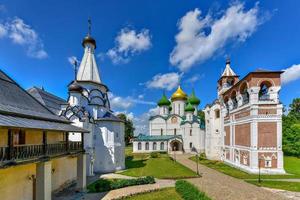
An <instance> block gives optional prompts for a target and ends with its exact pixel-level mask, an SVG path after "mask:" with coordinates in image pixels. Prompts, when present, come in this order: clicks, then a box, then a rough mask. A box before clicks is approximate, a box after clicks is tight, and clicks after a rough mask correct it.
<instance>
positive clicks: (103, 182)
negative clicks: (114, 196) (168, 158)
mask: <svg viewBox="0 0 300 200" xmlns="http://www.w3.org/2000/svg"><path fill="white" fill-rule="evenodd" d="M154 183H155V179H154V178H153V177H152V176H147V177H143V178H137V179H110V180H108V179H99V180H97V181H96V182H94V183H92V184H90V185H89V186H88V187H87V188H88V190H89V192H105V191H109V190H115V189H118V188H124V187H128V186H133V185H145V184H154Z"/></svg>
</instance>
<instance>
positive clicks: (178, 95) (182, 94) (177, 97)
mask: <svg viewBox="0 0 300 200" xmlns="http://www.w3.org/2000/svg"><path fill="white" fill-rule="evenodd" d="M171 100H172V101H174V100H187V95H186V93H185V92H184V91H183V90H182V89H181V87H180V86H178V88H177V90H176V92H174V93H173V95H172V97H171Z"/></svg>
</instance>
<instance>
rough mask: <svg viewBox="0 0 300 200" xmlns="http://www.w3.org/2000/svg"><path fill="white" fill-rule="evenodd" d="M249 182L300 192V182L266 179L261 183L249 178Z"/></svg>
mask: <svg viewBox="0 0 300 200" xmlns="http://www.w3.org/2000/svg"><path fill="white" fill-rule="evenodd" d="M247 182H248V183H252V184H254V185H257V186H262V187H268V188H275V189H281V190H288V191H295V192H300V183H299V182H286V181H264V180H263V181H262V182H261V183H259V182H258V181H249V180H248V181H247Z"/></svg>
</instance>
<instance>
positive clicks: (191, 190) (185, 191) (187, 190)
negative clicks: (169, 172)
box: [175, 180, 210, 200]
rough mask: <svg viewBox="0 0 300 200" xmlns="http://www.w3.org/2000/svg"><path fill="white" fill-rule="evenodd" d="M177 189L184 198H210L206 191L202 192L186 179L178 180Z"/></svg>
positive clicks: (194, 199)
mask: <svg viewBox="0 0 300 200" xmlns="http://www.w3.org/2000/svg"><path fill="white" fill-rule="evenodd" d="M175 189H176V192H178V193H179V194H180V196H181V197H182V198H183V199H184V200H210V198H208V197H207V196H206V195H205V193H204V192H200V191H199V190H198V189H197V188H196V187H195V186H194V185H193V184H191V183H189V182H187V181H184V180H179V181H176V184H175Z"/></svg>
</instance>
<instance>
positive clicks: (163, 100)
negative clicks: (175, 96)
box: [157, 93, 171, 106]
mask: <svg viewBox="0 0 300 200" xmlns="http://www.w3.org/2000/svg"><path fill="white" fill-rule="evenodd" d="M157 105H158V106H170V105H171V102H170V101H169V99H168V98H167V97H166V95H165V93H164V94H163V96H162V97H161V99H160V100H159V101H158V102H157Z"/></svg>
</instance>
